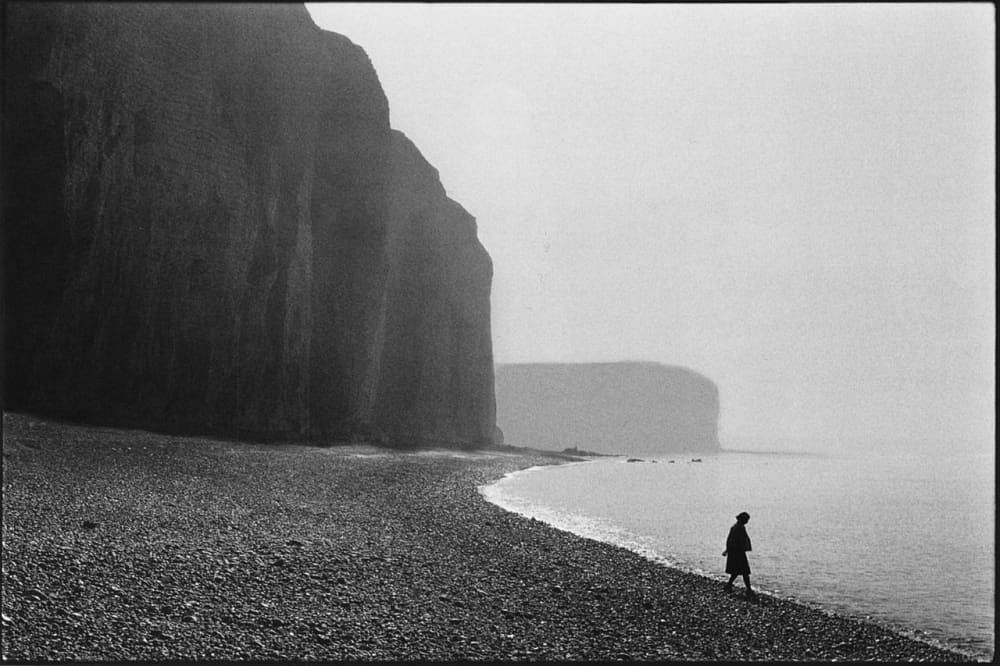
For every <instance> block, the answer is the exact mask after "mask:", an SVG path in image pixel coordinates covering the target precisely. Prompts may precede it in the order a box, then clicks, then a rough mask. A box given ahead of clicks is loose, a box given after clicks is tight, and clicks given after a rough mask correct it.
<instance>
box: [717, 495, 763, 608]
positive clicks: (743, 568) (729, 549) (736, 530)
mask: <svg viewBox="0 0 1000 666" xmlns="http://www.w3.org/2000/svg"><path fill="white" fill-rule="evenodd" d="M748 522H750V514H749V513H747V512H746V511H743V512H741V513H740V514H739V515H738V516H736V524H735V525H733V526H732V527H730V528H729V537H728V538H726V549H725V550H724V551H722V555H723V557H725V558H726V573H727V574H729V582H728V583H726V592H732V590H733V581H734V580H736V577H737V576H743V584H744V585H746V588H747V592H746V594H747V599H756V598H757V595H756V593H754V591H753V589H752V588H751V587H750V561H749V560H747V552H748V551H750V550H753V549H752V548H751V547H750V536H749V535H748V534H747V528H746V524H747V523H748Z"/></svg>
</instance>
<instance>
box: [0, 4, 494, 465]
mask: <svg viewBox="0 0 1000 666" xmlns="http://www.w3.org/2000/svg"><path fill="white" fill-rule="evenodd" d="M5 30H6V35H5V37H6V40H5V49H6V50H5V53H4V61H5V78H4V86H5V89H4V93H5V96H4V100H5V108H4V119H5V124H4V136H3V146H4V156H5V161H4V162H5V171H4V191H5V194H6V196H5V200H4V226H5V229H4V231H5V243H4V301H5V308H6V310H5V316H4V334H5V340H4V343H5V366H4V367H5V378H4V383H5V386H4V389H5V400H6V403H7V407H8V408H13V409H22V410H30V411H36V412H40V413H45V414H50V415H57V416H63V417H68V418H72V419H78V420H84V421H93V422H115V423H128V424H132V425H139V426H142V427H149V428H162V429H167V430H183V431H193V432H211V433H217V434H223V435H233V436H248V435H249V436H256V437H265V438H271V437H291V438H302V437H308V438H312V439H318V440H326V441H329V440H337V439H348V438H357V437H365V438H375V439H383V440H391V441H397V442H400V443H406V442H410V443H413V442H418V441H427V442H446V443H451V444H465V445H468V444H482V443H486V442H488V441H490V439H491V437H492V433H493V428H494V402H493V376H492V350H491V342H490V322H489V292H490V283H491V280H492V264H491V261H490V259H489V256H488V255H487V253H486V251H485V250H484V249H483V248H482V246H481V244H480V243H479V241H478V240H477V238H476V225H475V221H474V219H473V218H472V217H471V216H470V215H469V214H468V213H466V212H465V211H464V210H463V209H462V208H461V206H459V205H458V204H456V203H455V202H453V201H451V200H450V199H448V198H447V196H446V195H445V192H444V188H443V187H442V186H441V184H440V182H439V181H438V177H437V172H436V170H434V169H433V167H431V166H430V165H429V164H427V163H426V161H424V160H423V158H422V157H421V156H420V154H419V152H418V151H417V149H416V147H414V146H413V145H412V143H411V142H409V141H408V140H407V139H406V138H405V137H403V136H402V135H401V134H399V133H396V132H393V131H392V130H391V129H390V127H389V113H388V102H387V100H386V97H385V94H384V93H383V91H382V88H381V86H380V84H379V81H378V77H377V75H376V73H375V70H374V69H373V67H372V65H371V62H370V61H369V59H368V57H367V56H366V55H365V53H364V51H363V50H362V49H361V48H359V47H358V46H356V45H355V44H353V43H352V42H351V41H350V40H349V39H347V38H346V37H344V36H341V35H338V34H335V33H330V32H324V31H321V30H319V29H318V28H317V27H316V26H315V24H314V23H313V22H312V20H311V19H310V18H309V15H308V13H307V12H306V11H305V9H304V8H303V7H302V6H298V5H257V4H249V5H229V4H183V3H182V4H170V5H160V4H145V3H137V4H125V3H108V4H87V3H79V4H75V3H65V4H58V3H51V4H50V3H45V4H35V3H8V5H7V23H6V26H5Z"/></svg>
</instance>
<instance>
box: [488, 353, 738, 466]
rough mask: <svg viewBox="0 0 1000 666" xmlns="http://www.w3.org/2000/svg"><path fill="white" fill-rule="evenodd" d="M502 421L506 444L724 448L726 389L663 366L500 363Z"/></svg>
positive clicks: (642, 450)
mask: <svg viewBox="0 0 1000 666" xmlns="http://www.w3.org/2000/svg"><path fill="white" fill-rule="evenodd" d="M496 399H497V425H498V426H499V428H500V429H501V430H502V431H503V436H504V441H505V443H506V444H510V445H514V446H530V447H535V448H539V449H550V450H563V449H566V448H570V447H577V448H578V449H581V450H586V451H593V452H596V453H612V454H636V455H657V454H669V453H676V452H687V451H717V450H718V449H719V436H718V421H719V390H718V388H717V387H716V385H715V384H714V383H713V382H712V381H711V380H709V379H708V378H706V377H704V376H702V375H700V374H698V373H696V372H694V371H692V370H689V369H687V368H682V367H678V366H667V365H660V364H657V363H642V362H621V363H515V364H497V366H496Z"/></svg>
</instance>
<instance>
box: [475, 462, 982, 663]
mask: <svg viewBox="0 0 1000 666" xmlns="http://www.w3.org/2000/svg"><path fill="white" fill-rule="evenodd" d="M694 457H700V459H701V462H694V461H693V458H694ZM652 460H655V461H656V462H655V463H653V462H652ZM671 460H672V461H673V462H670V461H671ZM482 492H483V494H484V496H485V497H486V498H487V499H488V500H490V501H492V502H494V503H496V504H498V505H500V506H502V507H504V508H506V509H508V510H512V511H515V512H517V513H520V514H523V515H527V516H531V517H534V518H537V519H539V520H542V521H545V522H547V523H550V524H552V525H553V526H555V527H558V528H560V529H565V530H569V531H571V532H574V533H577V534H580V535H582V536H586V537H590V538H595V539H599V540H602V541H608V542H611V543H616V544H618V545H622V546H625V547H627V548H630V549H632V550H635V551H637V552H639V553H642V554H644V555H646V556H648V557H651V558H653V559H659V560H662V561H665V562H667V563H670V564H672V565H675V566H679V567H681V568H684V569H688V570H692V571H696V572H699V573H704V574H707V575H710V576H713V577H717V578H718V579H719V580H720V581H722V580H725V579H726V578H727V577H726V576H725V574H724V573H723V572H724V569H725V558H723V557H722V556H721V554H722V551H723V549H724V548H725V541H726V534H727V532H728V530H729V527H730V526H731V525H732V524H733V523H734V522H735V515H736V514H737V513H738V512H740V511H747V512H748V513H750V516H751V519H750V523H749V524H748V526H747V531H748V533H749V534H750V537H751V539H752V542H753V551H752V552H751V553H750V566H751V569H752V572H753V573H752V575H751V583H752V584H753V585H754V586H755V587H757V588H758V589H759V590H763V591H768V592H771V593H774V594H777V595H780V596H782V597H787V598H792V599H795V600H798V601H801V602H804V603H807V604H810V605H813V606H819V607H821V608H824V609H827V610H831V611H835V612H837V613H840V614H845V615H850V616H853V617H860V618H865V617H869V618H870V619H872V620H874V621H876V622H878V623H880V624H883V625H888V626H891V627H893V628H896V629H898V630H901V631H903V632H904V633H907V634H909V635H911V636H915V637H917V638H924V639H928V640H931V641H934V642H938V643H942V644H944V645H947V646H949V647H952V648H954V649H959V650H961V651H963V652H966V653H968V654H970V655H972V656H973V657H975V658H977V659H988V658H990V657H992V655H993V651H994V648H995V636H994V630H993V627H994V606H993V598H994V576H993V573H994V557H993V545H994V524H995V520H994V518H995V502H994V454H993V453H992V452H980V451H977V450H975V449H972V448H970V447H955V448H954V450H953V451H952V452H950V453H941V452H933V451H932V450H930V449H928V448H926V447H923V448H921V447H914V448H913V449H907V448H898V447H897V448H893V449H891V450H888V451H887V450H886V449H884V448H882V449H879V450H877V451H873V450H871V449H869V450H839V451H836V452H831V453H779V452H775V453H767V452H735V451H723V452H721V453H718V454H714V455H713V454H704V455H699V454H693V455H692V454H677V455H675V456H673V457H670V456H667V457H659V458H655V459H651V458H646V459H645V461H644V462H633V463H629V462H626V459H625V458H607V459H598V460H594V461H588V462H583V463H575V464H568V465H558V466H552V467H542V468H532V469H530V470H524V471H522V472H517V473H515V474H512V475H510V476H508V477H506V478H504V479H503V480H501V481H499V482H498V483H496V484H494V485H492V486H486V487H483V488H482ZM721 585H722V583H721V582H720V588H721ZM735 585H736V587H737V589H738V590H739V589H741V588H742V583H741V581H739V580H737V582H736V584H735ZM733 603H743V601H742V600H741V599H734V600H733Z"/></svg>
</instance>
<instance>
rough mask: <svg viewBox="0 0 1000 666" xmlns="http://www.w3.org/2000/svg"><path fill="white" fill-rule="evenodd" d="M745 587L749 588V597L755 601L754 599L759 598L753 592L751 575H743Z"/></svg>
mask: <svg viewBox="0 0 1000 666" xmlns="http://www.w3.org/2000/svg"><path fill="white" fill-rule="evenodd" d="M743 585H745V586H746V588H747V597H749V598H751V599H753V598H754V597H756V596H757V595H756V593H755V592H754V591H753V588H752V587H750V574H743Z"/></svg>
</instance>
